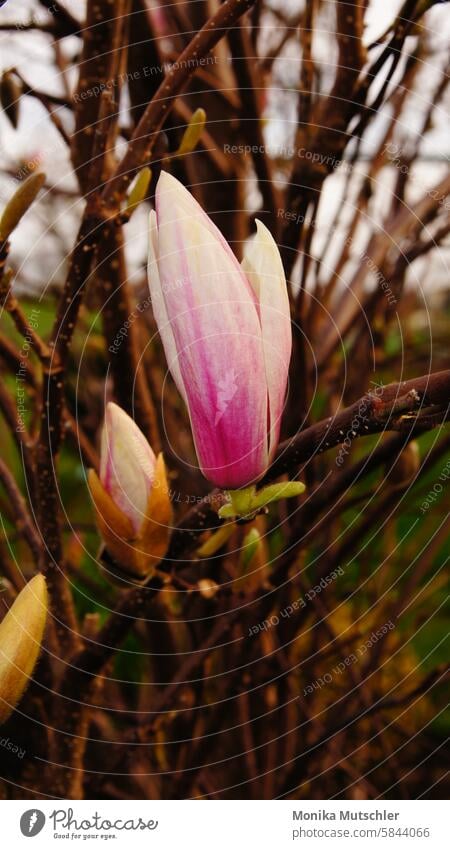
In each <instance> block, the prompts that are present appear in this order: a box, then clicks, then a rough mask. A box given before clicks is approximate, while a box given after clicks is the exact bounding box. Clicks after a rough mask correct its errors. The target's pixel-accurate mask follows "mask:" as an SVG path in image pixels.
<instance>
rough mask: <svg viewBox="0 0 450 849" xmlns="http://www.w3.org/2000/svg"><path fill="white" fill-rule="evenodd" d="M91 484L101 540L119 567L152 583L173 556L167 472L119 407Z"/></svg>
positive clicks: (108, 423) (113, 407)
mask: <svg viewBox="0 0 450 849" xmlns="http://www.w3.org/2000/svg"><path fill="white" fill-rule="evenodd" d="M88 483H89V489H90V492H91V496H92V500H93V502H94V504H95V507H96V509H97V524H98V528H99V531H100V534H101V536H102V538H103V540H104V543H105V545H106V548H107V549H108V551H109V553H110V555H111V556H112V557H113V559H114V561H115V562H116V565H117V567H118V568H119V569H121V570H123V572H125V573H126V574H130V575H132V576H134V577H136V578H138V579H141V580H142V579H145V578H147V577H149V576H150V574H151V572H152V569H154V568H155V567H156V566H157V565H158V563H159V561H160V560H161V559H162V558H163V557H164V555H165V553H166V551H167V546H168V544H169V536H170V528H171V525H172V508H171V504H170V499H169V490H168V484H167V475H166V467H165V464H164V459H163V456H162V454H159V455H158V457H155V455H154V453H153V451H152V449H151V447H150V445H149V444H148V442H147V440H146V438H145V436H144V434H143V433H142V431H141V430H139V428H138V426H137V425H136V424H135V423H134V421H133V419H131V418H130V416H128V415H127V413H125V412H124V410H122V409H121V408H120V407H118V406H117V404H112V403H110V404H108V405H107V407H106V414H105V422H104V426H103V432H102V439H101V450H100V475H99V476H98V475H97V474H96V472H95V471H94V470H93V469H91V470H90V471H89V476H88Z"/></svg>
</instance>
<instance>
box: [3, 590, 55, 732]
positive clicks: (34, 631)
mask: <svg viewBox="0 0 450 849" xmlns="http://www.w3.org/2000/svg"><path fill="white" fill-rule="evenodd" d="M47 611H48V596H47V587H46V584H45V578H44V576H43V575H36V577H34V578H32V579H31V581H29V583H28V584H27V585H26V587H24V589H23V590H22V591H21V592H20V593H19V595H18V596H17V598H16V600H15V602H14V604H13V605H12V606H11V607H10V609H9V610H8V613H7V614H6V616H5V618H4V619H3V621H2V622H1V624H0V724H2V723H3V722H5V721H6V720H7V719H8V718H9V716H10V715H11V713H12V711H13V710H14V708H15V706H16V705H17V703H18V701H19V700H20V698H21V697H22V695H23V692H24V690H25V688H26V686H27V684H28V682H29V680H30V678H31V675H32V673H33V669H34V667H35V665H36V661H37V659H38V656H39V652H40V650H41V643H42V638H43V635H44V628H45V623H46V621H47Z"/></svg>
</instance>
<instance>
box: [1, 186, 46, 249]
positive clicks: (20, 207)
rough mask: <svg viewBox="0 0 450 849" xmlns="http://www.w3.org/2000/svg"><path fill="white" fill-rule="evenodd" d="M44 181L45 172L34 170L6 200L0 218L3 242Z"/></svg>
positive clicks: (33, 199)
mask: <svg viewBox="0 0 450 849" xmlns="http://www.w3.org/2000/svg"><path fill="white" fill-rule="evenodd" d="M44 183H45V174H42V173H41V172H40V171H36V173H34V174H30V176H29V177H27V179H26V180H24V182H23V183H21V184H20V186H19V188H18V189H16V191H15V192H14V194H13V196H12V198H10V200H9V201H8V203H7V204H6V206H5V209H4V211H3V215H2V217H1V218H0V241H1V242H5V241H6V239H9V237H10V235H11V233H12V232H13V230H15V228H16V227H17V225H18V223H19V221H20V219H21V218H22V217H23V216H24V215H25V213H26V211H27V210H28V209H29V208H30V206H31V204H32V203H33V202H34V201H35V199H36V197H37V195H38V193H39V191H40V189H42V186H43V185H44Z"/></svg>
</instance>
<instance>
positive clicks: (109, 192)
mask: <svg viewBox="0 0 450 849" xmlns="http://www.w3.org/2000/svg"><path fill="white" fill-rule="evenodd" d="M254 2H255V0H226V2H225V3H223V4H222V6H220V8H219V10H218V11H217V12H216V13H215V15H213V16H212V17H211V18H210V19H209V20H208V21H207V22H206V24H205V25H204V26H203V27H202V28H201V30H200V32H198V33H197V34H196V35H195V36H194V38H193V39H192V41H190V42H189V44H188V45H187V47H186V48H185V49H184V50H183V52H182V53H181V54H180V56H179V58H178V60H177V62H176V63H175V64H174V65H173V66H172V68H171V69H170V70H169V71H168V73H167V75H166V76H165V78H164V80H163V81H162V83H161V85H160V86H159V88H158V90H157V92H156V93H155V95H154V97H153V99H152V100H151V102H150V103H149V105H148V106H147V109H146V110H145V112H144V114H143V116H142V118H141V120H140V121H139V124H138V125H137V127H136V129H135V131H134V133H133V136H132V138H131V139H130V142H129V144H128V147H127V150H126V153H125V155H124V157H123V159H122V161H121V162H120V163H119V165H118V167H117V169H116V171H115V174H114V175H113V177H112V178H111V180H110V181H109V182H108V184H107V185H106V186H105V190H104V192H103V199H104V202H105V203H106V204H107V205H111V206H112V207H113V208H114V209H117V205H118V203H119V201H120V199H121V198H122V197H123V196H124V194H125V192H126V190H127V187H128V185H129V184H130V182H131V180H132V179H133V177H134V175H135V174H136V171H137V170H138V168H140V167H141V166H142V165H144V164H146V163H147V162H148V160H149V158H150V156H151V153H152V150H153V147H154V145H155V142H156V139H157V137H158V133H159V130H160V129H161V127H162V126H163V124H164V121H165V120H166V117H167V115H168V113H169V111H170V108H171V107H172V106H173V102H174V99H175V98H176V97H177V96H178V95H179V94H180V93H181V92H182V91H183V89H184V87H185V85H186V84H187V83H188V81H189V79H190V78H191V77H192V75H193V74H194V73H195V70H196V68H197V67H198V65H201V62H202V61H203V59H205V58H206V56H207V55H208V53H209V51H210V50H212V48H213V47H215V45H216V44H217V42H218V41H220V39H221V38H222V37H223V36H224V35H225V34H226V32H227V31H228V30H229V29H230V28H231V27H232V26H234V24H235V23H236V21H237V20H239V18H240V17H241V15H243V14H244V12H246V11H248V9H250V8H251V6H252V5H253V3H254Z"/></svg>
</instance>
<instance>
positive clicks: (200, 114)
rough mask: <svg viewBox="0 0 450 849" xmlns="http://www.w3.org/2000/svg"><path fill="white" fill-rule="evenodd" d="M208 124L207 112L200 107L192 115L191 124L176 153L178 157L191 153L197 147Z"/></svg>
mask: <svg viewBox="0 0 450 849" xmlns="http://www.w3.org/2000/svg"><path fill="white" fill-rule="evenodd" d="M205 124H206V112H205V110H204V109H202V108H201V107H199V109H196V110H195V112H193V113H192V115H191V118H190V121H189V124H188V125H187V127H186V129H185V131H184V134H183V138H182V139H181V142H180V146H179V148H178V150H177V152H176V154H175V155H176V156H183V154H185V153H190V152H191V151H192V150H194V149H195V148H196V147H197V144H198V142H199V141H200V138H201V135H202V133H203V130H204V129H205Z"/></svg>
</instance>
